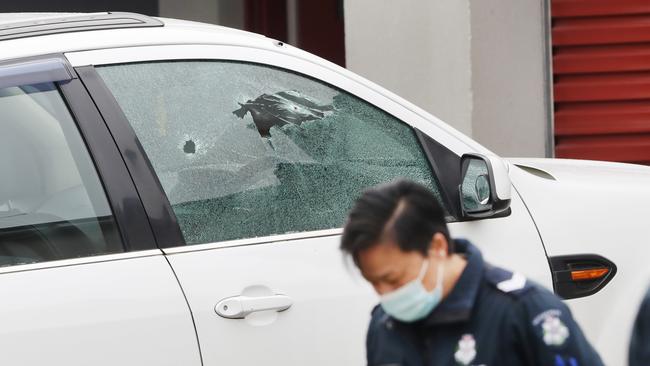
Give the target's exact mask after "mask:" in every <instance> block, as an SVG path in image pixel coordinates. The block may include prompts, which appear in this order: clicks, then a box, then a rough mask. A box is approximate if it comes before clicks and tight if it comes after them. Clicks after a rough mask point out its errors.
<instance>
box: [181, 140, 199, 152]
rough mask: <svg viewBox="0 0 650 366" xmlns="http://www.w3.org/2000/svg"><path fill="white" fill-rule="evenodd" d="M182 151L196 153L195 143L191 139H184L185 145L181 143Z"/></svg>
mask: <svg viewBox="0 0 650 366" xmlns="http://www.w3.org/2000/svg"><path fill="white" fill-rule="evenodd" d="M183 152H185V153H186V154H194V153H196V144H195V143H194V141H192V140H187V141H185V145H183Z"/></svg>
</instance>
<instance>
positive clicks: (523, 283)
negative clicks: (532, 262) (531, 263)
mask: <svg viewBox="0 0 650 366" xmlns="http://www.w3.org/2000/svg"><path fill="white" fill-rule="evenodd" d="M485 278H486V279H487V281H488V282H489V283H491V284H492V285H493V286H494V287H496V288H497V289H498V290H499V291H501V292H505V293H509V294H513V295H518V294H522V293H523V292H525V290H527V289H529V288H530V287H531V283H530V281H528V280H527V279H526V276H524V275H523V274H521V273H519V272H510V271H507V270H505V269H502V268H499V267H494V266H488V267H486V272H485Z"/></svg>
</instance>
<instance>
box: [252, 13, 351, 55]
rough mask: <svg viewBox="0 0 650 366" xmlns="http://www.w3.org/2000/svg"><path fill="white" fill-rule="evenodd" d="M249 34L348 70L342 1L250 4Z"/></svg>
mask: <svg viewBox="0 0 650 366" xmlns="http://www.w3.org/2000/svg"><path fill="white" fill-rule="evenodd" d="M245 5H246V6H245V9H244V13H245V27H246V30H248V31H251V32H255V33H260V34H264V35H265V36H267V37H270V38H273V39H277V40H279V41H283V42H288V43H291V44H293V45H294V46H296V47H299V48H302V49H303V50H306V51H308V52H311V53H313V54H316V55H318V56H320V57H323V58H325V59H327V60H329V61H332V62H334V63H336V64H338V65H341V66H344V67H345V34H344V28H345V26H344V22H343V1H342V0H319V1H306V0H246V3H245Z"/></svg>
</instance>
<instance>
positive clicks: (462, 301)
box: [422, 239, 485, 326]
mask: <svg viewBox="0 0 650 366" xmlns="http://www.w3.org/2000/svg"><path fill="white" fill-rule="evenodd" d="M454 243H455V252H456V253H458V254H461V255H464V256H465V259H466V260H467V266H465V269H464V270H463V273H462V274H461V275H460V278H459V279H458V282H456V285H455V286H454V288H453V289H452V290H451V292H450V293H449V295H447V297H446V298H445V299H444V300H443V301H442V302H441V303H440V304H439V305H438V306H437V307H436V308H435V309H434V310H433V311H432V312H431V314H429V315H428V316H427V317H426V318H424V320H422V323H423V325H427V326H428V325H438V324H447V323H455V322H463V321H468V320H469V318H470V316H471V314H472V308H473V307H474V302H475V301H476V296H477V294H478V290H479V287H480V285H481V280H482V278H481V277H482V276H483V268H484V266H485V263H484V262H483V256H482V255H481V252H480V251H479V249H478V248H476V247H475V246H474V245H473V244H472V243H470V242H469V241H467V240H464V239H455V240H454Z"/></svg>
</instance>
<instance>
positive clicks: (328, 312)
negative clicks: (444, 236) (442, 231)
mask: <svg viewBox="0 0 650 366" xmlns="http://www.w3.org/2000/svg"><path fill="white" fill-rule="evenodd" d="M0 21H1V22H2V23H1V24H2V25H3V27H2V28H0V50H2V52H0V59H1V60H0V111H2V114H1V115H2V118H0V151H2V153H1V154H0V169H1V171H2V174H1V175H0V253H1V255H0V260H1V261H2V265H3V267H2V268H0V292H1V293H3V302H2V305H0V314H2V315H0V317H1V318H2V323H3V329H2V332H1V333H0V344H2V346H0V347H1V348H0V349H2V351H3V357H4V359H6V360H9V361H10V362H11V363H19V364H25V365H37V364H39V365H40V364H44V363H47V364H65V365H76V364H78V365H82V364H84V365H85V364H95V365H115V364H124V365H126V364H134V365H135V364H138V365H141V364H157V365H177V364H183V365H199V364H203V365H221V364H238V365H259V364H294V365H304V364H311V365H331V364H360V363H363V359H364V335H365V331H366V326H367V322H368V320H369V312H370V309H371V306H372V305H373V304H374V303H375V302H376V298H375V295H374V294H373V292H372V289H370V288H369V287H368V286H367V285H366V284H365V283H364V281H362V280H361V279H360V278H358V277H355V275H354V273H353V272H352V269H351V267H350V266H346V265H345V263H344V261H343V260H342V257H341V254H340V252H339V250H338V244H339V239H340V234H341V230H340V227H341V226H342V224H343V220H344V219H345V214H346V212H347V210H348V209H349V207H350V206H351V204H352V202H353V200H354V198H356V197H357V196H358V195H359V194H360V192H362V190H363V189H365V188H367V187H369V186H372V185H375V184H379V183H383V182H387V181H390V180H393V179H395V178H398V177H406V178H409V179H413V180H416V181H418V182H421V183H423V184H425V185H427V186H428V187H429V188H431V189H432V190H433V191H434V192H435V193H436V195H437V196H438V197H439V199H440V200H441V202H442V203H443V205H444V206H445V208H446V210H447V214H448V221H449V223H450V228H451V230H452V234H453V235H454V236H462V237H467V238H469V239H471V240H473V241H474V242H475V243H476V244H477V245H478V246H479V247H480V248H481V250H482V251H483V252H484V253H485V256H486V257H487V259H488V260H489V261H491V262H493V263H495V264H499V265H502V266H505V267H508V268H513V269H516V270H519V271H520V272H522V273H524V274H526V275H527V276H528V277H529V278H532V279H534V280H536V281H538V282H540V283H542V284H543V285H545V286H547V287H549V288H554V289H555V290H556V292H557V293H558V294H560V295H562V296H564V297H565V298H576V299H575V300H570V301H569V305H570V306H571V308H572V309H573V311H574V312H575V314H574V315H575V317H576V318H577V319H578V320H579V321H580V322H581V325H582V327H583V329H584V330H585V332H586V333H587V335H588V337H589V338H590V340H591V342H592V343H593V344H594V346H595V347H596V348H597V349H598V350H599V351H600V352H601V354H602V356H603V359H604V360H605V361H606V362H607V363H612V364H621V363H622V362H623V361H622V360H623V359H624V357H625V349H626V342H627V337H626V336H623V337H622V336H621V334H624V335H627V334H628V333H629V328H630V325H631V321H632V317H633V314H634V311H635V307H636V304H637V301H636V299H637V298H640V297H641V296H642V293H643V288H644V287H645V280H646V279H647V274H648V271H649V270H648V269H647V266H643V265H642V264H641V260H642V258H643V256H642V255H638V254H637V253H635V251H642V250H643V249H639V248H638V244H637V243H638V242H641V241H643V240H644V239H646V238H648V230H647V229H646V228H645V227H644V226H643V225H642V224H641V218H642V217H643V215H642V212H641V210H642V208H643V207H644V206H645V205H644V203H650V194H649V193H648V190H647V188H646V187H647V185H648V183H650V169H648V168H646V167H641V166H632V165H623V164H607V163H597V162H578V161H556V160H545V159H537V160H535V159H527V160H521V159H520V160H506V159H502V158H499V157H497V156H495V155H494V154H492V153H491V152H490V151H488V150H487V149H485V148H484V147H482V146H480V145H479V144H477V143H476V142H474V141H472V140H471V139H469V138H467V137H465V136H463V135H462V134H460V133H459V132H457V131H455V130H454V129H452V128H451V127H449V126H448V125H446V124H444V123H443V122H441V121H440V120H438V119H436V118H435V117H433V116H431V115H429V114H427V113H426V112H424V111H423V110H421V109H419V108H417V107H415V106H413V105H412V104H410V103H408V102H406V101H404V100H403V99H401V98H399V97H397V96H395V95H393V94H391V93H390V92H388V91H386V90H384V89H382V88H380V87H378V86H376V85H374V84H372V83H370V82H368V81H366V80H364V79H362V78H360V77H358V76H356V75H354V74H352V73H350V72H349V71H347V70H345V69H342V68H340V67H338V66H335V65H333V64H331V63H329V62H327V61H324V60H322V59H319V58H317V57H315V56H313V55H310V54H308V53H306V52H303V51H300V50H298V49H295V48H293V47H291V46H289V45H286V44H283V43H281V42H277V41H274V40H271V39H268V38H265V37H262V36H259V35H254V34H250V33H246V32H241V31H236V30H231V29H227V28H222V27H217V26H209V25H203V24H199V23H192V22H183V21H177V20H172V19H158V18H150V17H145V16H141V15H137V14H126V13H112V14H111V13H108V14H87V15H61V14H50V15H29V14H23V15H7V16H4V17H0ZM620 299H625V301H622V300H620ZM614 314H616V315H614ZM34 349H38V352H35V351H34Z"/></svg>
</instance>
